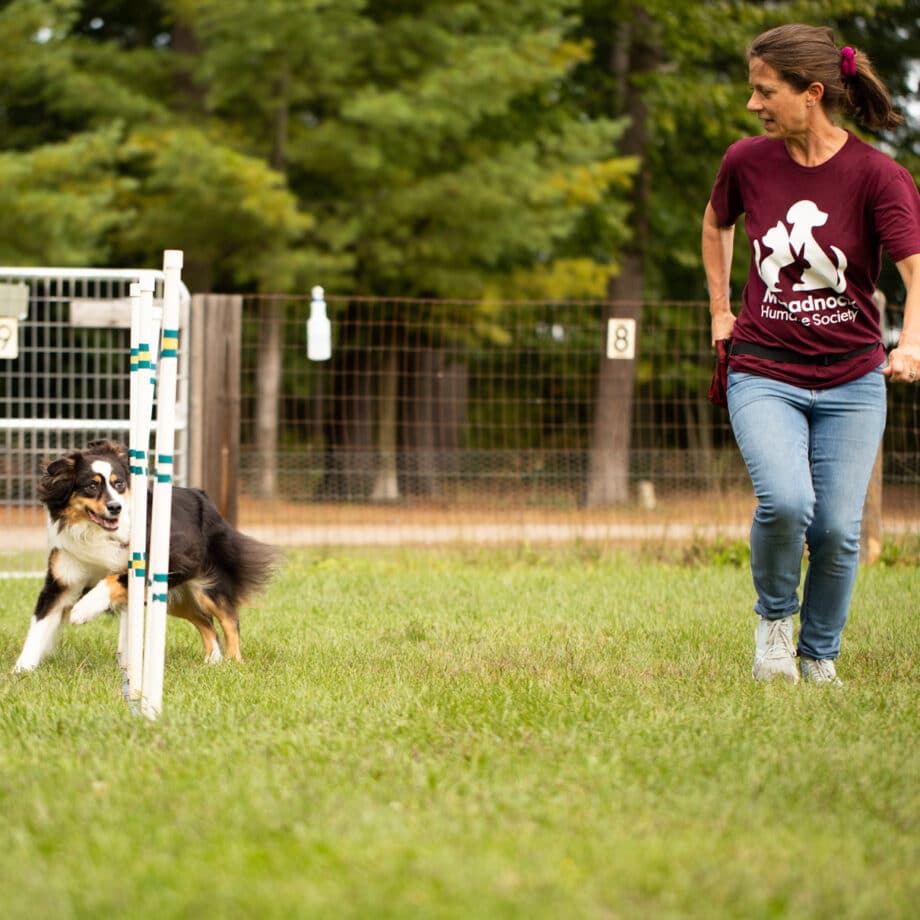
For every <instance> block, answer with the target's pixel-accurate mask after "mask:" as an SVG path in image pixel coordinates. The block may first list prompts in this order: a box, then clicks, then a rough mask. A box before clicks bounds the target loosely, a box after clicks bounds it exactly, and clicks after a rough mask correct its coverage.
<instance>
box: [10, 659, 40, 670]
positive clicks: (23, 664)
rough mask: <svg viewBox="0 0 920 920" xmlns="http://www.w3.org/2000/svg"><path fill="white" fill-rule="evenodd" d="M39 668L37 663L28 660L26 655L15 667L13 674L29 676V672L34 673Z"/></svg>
mask: <svg viewBox="0 0 920 920" xmlns="http://www.w3.org/2000/svg"><path fill="white" fill-rule="evenodd" d="M37 667H38V662H37V661H33V660H32V659H31V658H26V657H25V655H20V656H19V660H18V661H17V662H16V664H15V665H13V673H14V674H28V673H29V671H34V670H35V669H36V668H37Z"/></svg>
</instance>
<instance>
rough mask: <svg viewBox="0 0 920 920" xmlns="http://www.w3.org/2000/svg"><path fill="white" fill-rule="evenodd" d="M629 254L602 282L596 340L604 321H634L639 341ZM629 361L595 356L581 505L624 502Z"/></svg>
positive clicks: (634, 268)
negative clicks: (603, 294)
mask: <svg viewBox="0 0 920 920" xmlns="http://www.w3.org/2000/svg"><path fill="white" fill-rule="evenodd" d="M635 263H636V257H635V256H632V255H631V256H628V257H627V258H626V259H625V260H624V262H623V273H622V274H621V275H620V276H619V277H617V278H611V279H610V282H609V284H608V295H609V298H610V302H608V303H607V305H606V306H605V307H604V314H603V326H602V330H601V338H602V340H603V341H604V342H605V343H606V341H607V323H608V321H609V320H610V319H633V320H635V321H636V340H637V341H638V339H639V328H640V326H639V321H640V319H641V312H642V301H641V289H642V274H641V265H637V264H635ZM635 379H636V366H635V361H634V360H633V361H630V360H612V359H609V358H607V357H606V347H605V349H604V354H603V355H602V356H601V363H600V371H599V378H598V386H597V399H596V402H595V406H594V425H593V428H592V433H591V445H590V448H589V453H588V484H587V492H586V494H585V504H586V505H588V507H591V508H593V507H598V506H604V505H618V504H623V503H624V502H626V501H628V500H629V495H630V489H629V455H630V447H631V433H632V405H633V390H634V389H635Z"/></svg>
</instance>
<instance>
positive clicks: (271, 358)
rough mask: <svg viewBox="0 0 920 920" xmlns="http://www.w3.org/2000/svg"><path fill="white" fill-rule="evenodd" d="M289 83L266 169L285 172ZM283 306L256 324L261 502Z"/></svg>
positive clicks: (267, 481) (272, 485)
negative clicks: (257, 339)
mask: <svg viewBox="0 0 920 920" xmlns="http://www.w3.org/2000/svg"><path fill="white" fill-rule="evenodd" d="M287 123H288V80H287V75H286V73H285V74H284V75H283V76H282V77H281V79H280V83H279V87H278V99H277V107H276V109H275V119H274V133H273V137H272V150H271V155H270V158H269V165H271V167H272V168H273V169H276V170H278V171H279V172H282V173H283V172H284V170H285V163H286V158H287ZM283 313H284V310H283V307H282V304H281V303H280V302H279V301H278V300H276V299H274V298H268V299H265V300H263V301H262V306H261V310H260V322H259V348H258V368H259V371H258V375H257V381H256V436H257V439H258V446H259V469H258V472H257V474H256V483H257V485H256V490H257V494H258V496H259V497H260V498H264V499H272V498H275V497H276V496H277V494H278V423H279V418H280V415H281V374H282V354H281V323H282V319H283Z"/></svg>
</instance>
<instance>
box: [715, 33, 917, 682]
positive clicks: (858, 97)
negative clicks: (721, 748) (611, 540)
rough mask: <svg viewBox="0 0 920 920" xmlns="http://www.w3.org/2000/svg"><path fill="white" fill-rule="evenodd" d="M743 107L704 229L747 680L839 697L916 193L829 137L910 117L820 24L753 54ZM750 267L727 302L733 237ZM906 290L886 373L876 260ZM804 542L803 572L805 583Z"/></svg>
mask: <svg viewBox="0 0 920 920" xmlns="http://www.w3.org/2000/svg"><path fill="white" fill-rule="evenodd" d="M748 64H749V73H750V84H751V90H752V92H751V97H750V100H749V101H748V103H747V108H748V111H750V112H753V113H754V114H756V115H757V117H758V118H759V119H760V121H761V124H762V126H763V130H764V134H763V135H762V136H759V137H753V138H746V139H744V140H741V141H738V142H737V143H735V144H733V145H732V146H731V147H729V149H728V151H727V152H726V154H725V157H724V158H723V161H722V165H721V168H720V170H719V174H718V176H717V178H716V181H715V185H714V187H713V190H712V194H711V197H710V200H709V204H708V206H707V208H706V213H705V216H704V218H703V263H704V267H705V270H706V279H707V282H708V286H709V292H710V311H711V314H712V338H713V343H715V342H716V341H717V340H719V339H730V340H731V342H730V353H731V357H730V359H729V371H728V408H729V413H730V417H731V424H732V429H733V431H734V434H735V439H736V441H737V442H738V446H739V448H740V450H741V454H742V456H743V458H744V461H745V464H746V465H747V468H748V472H749V473H750V476H751V480H752V482H753V485H754V491H755V493H756V496H757V508H756V511H755V512H754V520H753V524H752V527H751V572H752V575H753V580H754V588H755V591H756V594H757V601H756V604H755V606H754V609H755V612H756V613H757V614H759V620H758V623H757V627H756V630H755V651H754V666H753V672H752V673H753V676H754V679H755V680H772V679H773V678H774V677H780V678H784V679H785V680H788V681H790V682H793V683H795V682H797V681H798V679H799V671H798V668H797V667H796V645H794V643H793V616H794V615H795V613H796V612H798V613H799V614H800V631H799V636H798V643H797V651H798V659H799V662H800V663H801V671H802V677H803V679H805V680H809V681H812V682H814V683H819V684H831V685H840V683H841V681H840V679H839V678H838V677H837V673H836V668H835V665H834V661H835V659H836V658H837V657H838V655H839V653H840V636H841V632H842V631H843V627H844V625H845V623H846V619H847V612H848V609H849V605H850V599H851V596H852V593H853V585H854V582H855V578H856V570H857V566H858V562H859V529H860V521H861V516H862V507H863V503H864V501H865V495H866V490H867V488H868V483H869V478H870V474H871V471H872V466H873V463H874V460H875V456H876V453H877V451H878V446H879V442H880V440H881V436H882V431H883V429H884V426H885V409H886V398H885V378H886V377H887V378H888V379H889V380H892V381H905V382H909V383H913V382H914V381H916V380H917V379H918V374H920V195H918V193H917V187H916V184H915V183H914V181H913V179H912V178H911V176H910V174H909V173H908V172H907V171H906V170H905V169H903V168H901V167H900V166H899V165H898V164H896V163H895V162H894V161H893V160H891V159H890V158H889V157H887V156H885V155H884V154H883V153H881V152H879V151H877V150H875V149H874V148H872V147H870V146H869V145H867V144H865V143H863V142H862V141H861V140H859V139H858V138H857V137H856V136H855V135H853V134H852V133H850V132H848V131H846V130H844V129H843V128H841V127H839V126H838V125H837V124H836V123H835V121H834V116H835V114H836V113H837V112H839V111H845V112H846V113H848V114H850V115H852V116H853V117H855V118H857V119H858V120H860V121H861V122H862V123H863V124H864V125H865V126H866V127H868V128H872V129H881V128H893V127H896V126H897V125H899V124H901V123H902V122H903V119H902V118H901V116H900V115H898V114H897V113H896V112H894V111H893V109H892V106H891V98H890V96H889V94H888V91H887V90H886V88H885V86H884V84H883V83H882V82H881V81H880V80H879V78H878V77H877V75H876V74H875V73H874V71H873V70H872V67H871V64H870V62H869V60H868V59H867V58H866V56H865V55H864V54H862V53H861V52H859V51H854V50H853V49H852V48H849V47H845V48H843V49H838V48H837V47H836V45H835V42H834V37H833V33H832V32H831V30H830V29H826V28H819V27H813V26H807V25H785V26H780V27H779V28H776V29H771V30H769V31H768V32H765V33H763V34H762V35H760V36H759V37H758V38H757V39H756V40H755V41H754V43H753V44H752V46H751V48H750V51H749V53H748ZM741 214H744V215H745V230H746V232H747V236H748V239H749V241H750V245H751V267H750V272H749V276H748V281H747V284H746V286H745V289H744V294H743V298H742V301H743V303H742V309H741V310H740V312H739V315H738V316H737V318H736V317H735V315H734V314H733V313H732V310H731V305H730V302H729V270H730V265H731V258H732V242H733V237H734V224H735V222H736V221H737V219H738V218H739V217H740V216H741ZM882 249H884V250H885V251H886V252H887V254H888V256H889V257H890V258H891V259H892V260H893V261H894V262H895V264H896V265H897V267H898V269H899V271H900V273H901V277H902V278H903V280H904V284H905V286H906V288H907V300H906V303H905V314H904V324H903V329H902V332H901V337H900V341H899V343H898V346H897V348H895V349H893V350H892V352H891V354H890V355H889V357H888V362H887V365H886V364H885V349H884V347H883V345H882V342H881V334H880V317H879V311H878V309H877V307H876V305H875V303H874V302H873V298H872V294H873V291H874V289H875V283H876V281H877V279H878V275H879V270H880V260H881V250H882ZM806 543H807V545H808V556H809V558H808V568H807V573H806V576H805V583H804V588H803V591H802V600H801V605H800V604H799V599H798V588H799V581H800V576H801V566H802V558H803V554H804V550H805V545H806Z"/></svg>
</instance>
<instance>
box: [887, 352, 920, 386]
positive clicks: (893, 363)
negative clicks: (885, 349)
mask: <svg viewBox="0 0 920 920" xmlns="http://www.w3.org/2000/svg"><path fill="white" fill-rule="evenodd" d="M882 373H883V374H884V375H885V376H886V377H887V378H888V379H889V380H902V381H904V382H905V383H916V382H917V381H918V380H920V345H899V346H898V347H897V348H895V349H892V351H891V353H890V354H889V355H888V365H887V366H886V367H885V369H884V370H883V371H882Z"/></svg>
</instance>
